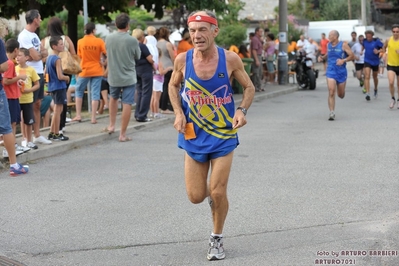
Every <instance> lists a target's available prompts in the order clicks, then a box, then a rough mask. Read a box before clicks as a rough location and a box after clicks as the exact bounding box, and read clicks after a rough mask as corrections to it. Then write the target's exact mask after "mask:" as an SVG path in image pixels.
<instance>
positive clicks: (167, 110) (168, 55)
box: [157, 27, 175, 114]
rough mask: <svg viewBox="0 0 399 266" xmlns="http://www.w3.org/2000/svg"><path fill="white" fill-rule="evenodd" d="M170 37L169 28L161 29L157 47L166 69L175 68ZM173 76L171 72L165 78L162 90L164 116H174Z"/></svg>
mask: <svg viewBox="0 0 399 266" xmlns="http://www.w3.org/2000/svg"><path fill="white" fill-rule="evenodd" d="M169 35H170V32H169V30H168V28H166V27H161V28H160V29H159V32H158V36H159V38H158V43H157V47H158V48H159V49H160V50H161V53H162V58H161V59H160V60H162V61H161V62H162V65H163V67H164V68H169V67H170V66H173V62H174V61H175V51H174V48H173V44H171V43H170V41H169ZM171 76H172V70H169V71H168V72H167V73H166V74H165V76H164V81H163V88H162V94H161V99H160V106H159V107H160V108H161V113H162V114H173V112H172V109H173V108H172V105H171V104H170V99H169V89H168V85H169V81H170V78H171Z"/></svg>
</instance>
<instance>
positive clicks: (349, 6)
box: [348, 0, 352, 19]
mask: <svg viewBox="0 0 399 266" xmlns="http://www.w3.org/2000/svg"><path fill="white" fill-rule="evenodd" d="M348 19H352V7H351V0H348Z"/></svg>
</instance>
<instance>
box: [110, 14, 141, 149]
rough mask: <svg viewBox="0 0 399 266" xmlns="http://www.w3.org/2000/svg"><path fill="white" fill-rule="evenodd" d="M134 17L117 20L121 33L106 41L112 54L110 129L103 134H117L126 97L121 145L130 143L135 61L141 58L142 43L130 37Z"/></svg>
mask: <svg viewBox="0 0 399 266" xmlns="http://www.w3.org/2000/svg"><path fill="white" fill-rule="evenodd" d="M129 22H130V17H129V16H128V15H127V14H126V13H121V14H119V15H118V16H117V17H116V19H115V25H116V27H117V29H118V30H117V32H115V33H112V34H110V35H108V36H107V38H106V39H105V44H106V47H107V54H108V65H107V68H108V83H109V85H110V88H109V91H110V96H111V97H110V100H109V125H108V126H107V127H106V128H104V130H103V131H105V132H108V133H109V134H111V133H113V132H114V131H115V122H116V113H117V111H118V99H119V98H120V96H121V94H122V105H123V108H122V119H121V131H120V134H119V141H121V142H124V141H129V140H131V138H130V137H127V136H126V129H127V126H128V125H129V120H130V115H131V112H132V104H133V103H134V93H135V88H136V83H137V76H136V64H135V60H137V59H139V58H140V56H141V51H140V47H139V42H138V41H137V39H136V38H134V37H132V36H130V35H129V33H128V31H129Z"/></svg>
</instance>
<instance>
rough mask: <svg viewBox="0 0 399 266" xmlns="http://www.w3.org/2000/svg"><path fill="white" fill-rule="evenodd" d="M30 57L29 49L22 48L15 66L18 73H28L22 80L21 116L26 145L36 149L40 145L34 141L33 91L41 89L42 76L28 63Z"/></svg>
mask: <svg viewBox="0 0 399 266" xmlns="http://www.w3.org/2000/svg"><path fill="white" fill-rule="evenodd" d="M28 59H29V50H28V49H25V48H20V49H19V52H18V55H17V63H18V66H16V67H15V71H16V72H17V75H19V74H21V73H22V74H26V79H25V80H21V81H20V82H21V84H20V88H21V97H19V105H20V107H21V116H22V118H23V119H22V122H23V123H21V131H22V134H23V139H24V141H25V143H26V146H27V147H28V148H30V149H34V150H35V149H37V148H38V147H37V145H36V144H34V143H33V139H32V125H33V124H34V123H35V117H34V115H33V92H34V91H36V90H38V89H39V86H40V83H39V80H40V77H39V75H38V74H37V73H36V71H35V69H34V68H33V67H31V66H28V65H27V64H26V62H27V61H28ZM39 123H40V121H39ZM22 146H24V145H22Z"/></svg>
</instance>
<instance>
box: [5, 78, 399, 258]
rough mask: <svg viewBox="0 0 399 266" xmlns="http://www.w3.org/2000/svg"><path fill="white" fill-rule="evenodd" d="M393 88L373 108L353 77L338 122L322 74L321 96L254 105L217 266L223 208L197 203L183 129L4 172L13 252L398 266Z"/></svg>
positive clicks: (306, 94)
mask: <svg viewBox="0 0 399 266" xmlns="http://www.w3.org/2000/svg"><path fill="white" fill-rule="evenodd" d="M380 84H381V86H380V92H379V97H378V99H376V100H374V99H372V100H371V101H370V102H366V100H365V99H364V95H363V94H362V92H361V89H360V88H359V87H358V84H357V83H356V81H355V80H354V79H353V78H352V77H351V75H350V78H349V80H348V85H347V92H346V97H345V99H343V100H340V99H337V107H336V121H333V122H331V121H328V120H327V119H328V114H329V110H328V107H327V89H326V85H325V80H323V77H320V78H319V79H318V86H317V89H316V90H315V91H307V90H306V91H297V92H294V93H291V94H287V95H282V96H279V97H276V98H272V99H264V100H259V101H256V102H254V103H253V105H252V107H251V108H250V110H249V111H248V125H247V126H246V127H244V128H242V129H240V131H239V136H240V142H241V144H240V145H239V147H238V148H237V149H236V151H235V158H234V163H233V168H232V173H231V175H230V182H229V188H228V195H229V199H230V211H229V214H228V217H227V221H226V225H225V231H224V236H225V242H224V243H225V248H226V259H225V260H224V261H220V262H208V261H207V260H206V250H207V243H208V236H209V234H210V232H211V229H212V224H211V217H210V210H209V206H208V204H207V203H206V202H203V203H202V204H198V205H193V204H191V203H190V202H189V201H188V200H187V197H186V193H185V185H184V179H183V152H182V151H181V150H179V149H178V148H177V147H176V137H177V134H176V133H175V131H174V129H173V127H172V124H170V125H163V126H161V127H156V128H151V129H146V130H142V131H137V132H135V133H134V134H133V135H132V137H133V141H131V142H126V143H119V142H115V141H104V142H102V143H100V144H96V145H91V146H88V147H82V148H77V149H74V150H71V151H69V152H65V153H64V154H62V155H59V156H55V157H52V158H48V159H43V160H39V161H37V162H36V164H35V165H34V167H33V166H32V169H33V170H32V171H31V172H30V173H29V174H28V175H26V176H22V177H18V178H9V177H8V176H5V175H2V176H1V177H0V188H1V190H0V191H1V192H0V256H5V257H8V258H11V259H14V260H16V261H19V262H21V263H24V264H26V265H29V266H36V265H37V266H39V265H40V266H46V265H49V266H50V265H52V266H53V265H209V264H212V265H213V264H218V265H306V266H310V265H320V264H322V265H327V264H328V262H330V263H331V264H332V262H333V261H331V260H330V261H328V259H334V260H335V261H334V263H335V264H338V260H339V264H340V265H362V266H365V265H367V266H369V265H372V266H374V265H376V266H380V265H384V266H388V265H389V266H396V265H399V254H398V253H399V237H398V235H399V211H398V209H399V199H398V191H399V179H398V173H399V171H398V161H399V147H397V146H396V138H397V135H398V132H399V126H398V118H399V110H398V109H394V110H390V109H389V108H388V105H389V99H390V96H389V93H388V88H387V85H388V83H387V79H386V78H384V79H381V81H380ZM355 251H360V253H355ZM372 251H393V252H391V253H390V255H389V256H388V255H387V254H385V255H383V253H378V252H376V253H373V252H372ZM392 254H393V255H392ZM395 254H396V255H395ZM319 260H320V261H319ZM321 262H323V263H321Z"/></svg>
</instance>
